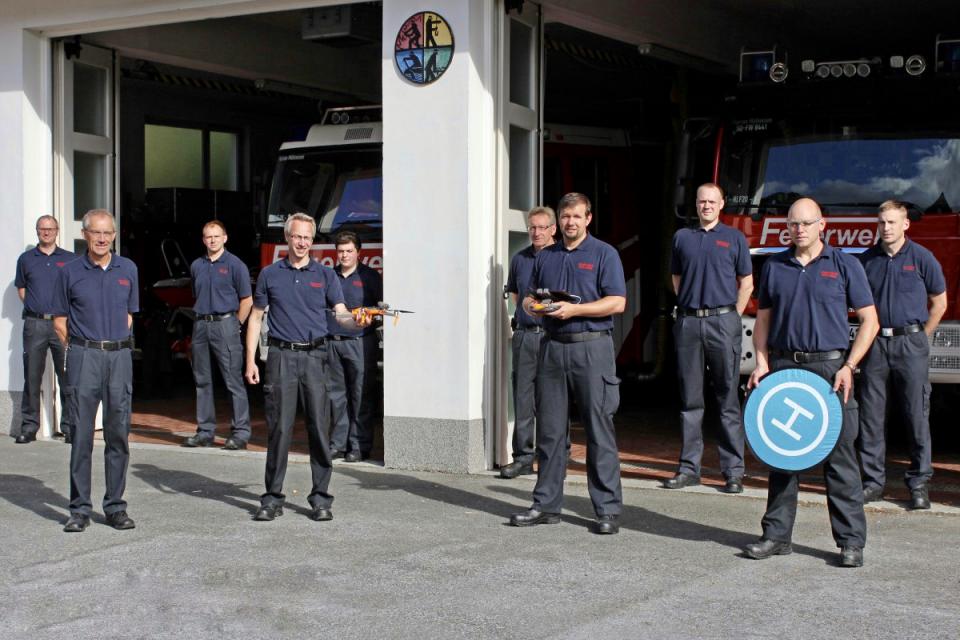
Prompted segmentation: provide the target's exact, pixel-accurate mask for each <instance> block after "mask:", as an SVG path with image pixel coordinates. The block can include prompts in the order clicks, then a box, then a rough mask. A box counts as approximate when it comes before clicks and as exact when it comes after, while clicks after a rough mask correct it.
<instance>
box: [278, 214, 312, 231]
mask: <svg viewBox="0 0 960 640" xmlns="http://www.w3.org/2000/svg"><path fill="white" fill-rule="evenodd" d="M294 222H306V223H307V224H309V225H310V227H311V228H312V229H313V231H312V232H311V234H310V235H311V236H316V235H317V221H316V220H314V219H313V216H309V215H307V214H305V213H303V212H302V211H298V212H296V213H291V214H290V215H289V216H287V219H286V220H285V221H284V223H283V235H284V236H289V235H290V228H291V227H293V223H294Z"/></svg>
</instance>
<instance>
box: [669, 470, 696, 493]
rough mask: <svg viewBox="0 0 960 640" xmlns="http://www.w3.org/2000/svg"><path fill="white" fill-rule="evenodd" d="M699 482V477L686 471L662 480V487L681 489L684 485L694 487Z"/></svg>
mask: <svg viewBox="0 0 960 640" xmlns="http://www.w3.org/2000/svg"><path fill="white" fill-rule="evenodd" d="M698 484H700V478H698V477H697V476H691V475H689V474H686V473H678V474H677V475H675V476H673V477H672V478H670V479H669V480H664V481H663V487H664V489H683V488H684V487H695V486H697V485H698Z"/></svg>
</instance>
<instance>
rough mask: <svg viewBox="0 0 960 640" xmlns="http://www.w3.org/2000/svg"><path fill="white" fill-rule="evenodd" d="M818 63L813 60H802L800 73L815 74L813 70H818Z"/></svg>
mask: <svg viewBox="0 0 960 640" xmlns="http://www.w3.org/2000/svg"><path fill="white" fill-rule="evenodd" d="M816 66H817V63H816V62H814V61H813V60H802V61H801V62H800V71H803V72H804V73H813V70H814V69H815V68H816Z"/></svg>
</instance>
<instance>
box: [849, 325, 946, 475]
mask: <svg viewBox="0 0 960 640" xmlns="http://www.w3.org/2000/svg"><path fill="white" fill-rule="evenodd" d="M888 386H889V390H890V391H891V395H892V396H893V400H894V402H893V404H895V405H899V407H900V411H901V413H902V415H903V420H904V423H905V424H906V427H907V434H908V435H909V436H910V468H909V469H907V472H906V474H905V475H904V481H905V482H906V485H907V487H908V488H910V489H916V488H917V487H922V486H925V485H926V484H927V482H929V481H930V478H932V477H933V461H932V455H933V454H932V445H931V442H930V343H929V342H928V341H927V334H926V333H924V332H923V331H918V332H917V333H911V334H909V335H905V336H890V337H883V336H877V339H876V340H874V342H873V346H872V347H870V351H869V352H868V353H867V355H866V357H865V358H864V359H863V361H862V362H861V363H860V377H859V379H858V380H857V387H856V388H857V398H858V400H859V403H860V438H859V439H858V440H857V450H858V451H859V453H860V460H861V462H862V464H863V485H864V487H869V486H876V487H883V486H884V485H885V484H886V482H887V474H886V468H885V464H884V462H885V459H886V455H887V441H886V433H885V430H884V425H885V420H886V412H887V390H888Z"/></svg>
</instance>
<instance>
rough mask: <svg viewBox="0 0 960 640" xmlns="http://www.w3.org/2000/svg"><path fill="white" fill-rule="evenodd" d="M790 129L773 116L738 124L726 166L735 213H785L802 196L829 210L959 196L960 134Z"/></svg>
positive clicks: (954, 200)
mask: <svg viewBox="0 0 960 640" xmlns="http://www.w3.org/2000/svg"><path fill="white" fill-rule="evenodd" d="M791 133H792V132H790V130H789V127H788V126H787V125H786V124H785V123H782V122H773V121H770V120H766V121H763V120H759V121H751V122H748V123H744V124H741V123H735V124H734V127H733V132H732V135H731V136H730V140H729V141H728V147H727V150H726V152H725V153H724V155H723V162H722V164H721V167H720V171H721V179H722V180H725V181H726V182H725V184H726V185H727V188H728V189H727V190H728V196H727V205H728V211H729V212H731V213H733V212H739V213H760V214H761V215H762V214H766V213H770V214H780V215H782V214H784V213H785V212H786V209H787V208H788V207H789V206H790V204H791V203H793V201H795V200H796V199H797V198H799V197H801V196H809V197H811V198H814V199H815V200H817V202H819V203H821V204H822V205H823V206H824V210H825V213H826V214H827V215H844V214H846V215H850V214H855V213H858V212H861V213H868V212H869V213H870V214H873V213H874V212H875V211H876V207H877V205H879V204H880V203H881V202H883V201H884V200H888V199H897V200H901V201H904V202H907V203H909V204H911V205H912V208H915V209H917V210H918V211H921V212H946V211H950V210H951V206H957V205H958V203H960V178H958V176H960V137H957V136H956V134H953V135H943V134H936V133H930V134H926V135H918V136H916V137H906V136H903V135H902V134H901V135H900V136H897V137H893V136H890V135H886V134H881V135H871V134H869V133H866V132H862V131H855V130H853V129H852V128H850V127H846V128H843V130H841V131H838V132H836V133H822V132H817V133H815V134H809V135H804V134H800V135H796V134H793V135H790V134H791Z"/></svg>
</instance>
